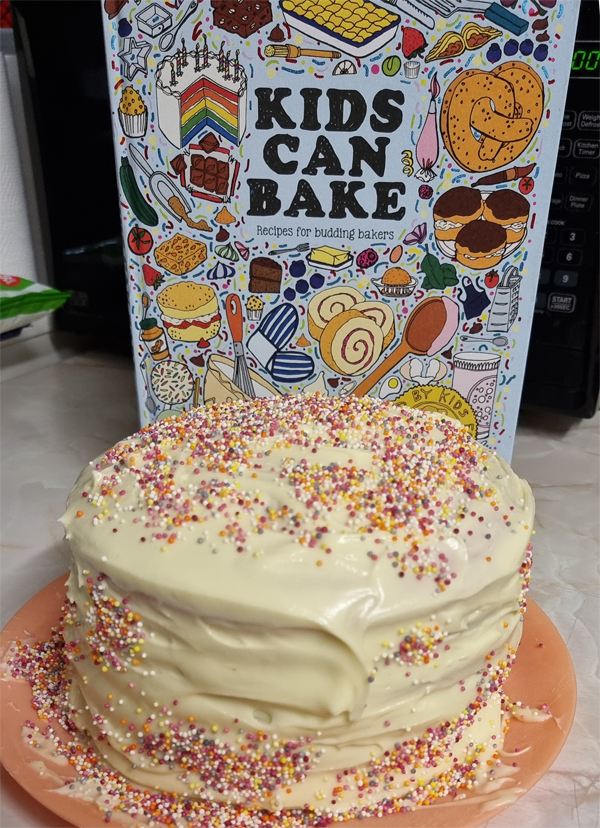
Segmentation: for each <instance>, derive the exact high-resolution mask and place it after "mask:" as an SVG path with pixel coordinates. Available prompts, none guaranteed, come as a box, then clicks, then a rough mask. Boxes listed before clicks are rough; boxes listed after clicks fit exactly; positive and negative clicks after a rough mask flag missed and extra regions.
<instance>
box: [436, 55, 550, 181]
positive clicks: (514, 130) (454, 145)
mask: <svg viewBox="0 0 600 828" xmlns="http://www.w3.org/2000/svg"><path fill="white" fill-rule="evenodd" d="M543 113H544V87H543V84H542V81H541V80H540V77H539V75H538V74H537V73H536V72H534V70H533V69H532V68H531V67H530V66H528V65H527V64H526V63H520V62H518V61H509V62H507V63H503V64H501V65H500V66H497V67H496V68H495V69H494V70H493V71H491V72H482V71H479V70H478V69H469V70H467V71H466V72H461V74H460V75H458V77H456V78H455V79H454V80H453V81H452V83H451V84H450V86H449V87H448V89H447V90H446V94H445V95H444V100H443V103H442V110H441V115H440V129H441V133H442V137H443V139H444V145H445V147H446V149H447V150H448V152H449V153H450V155H451V156H452V158H454V160H455V161H456V163H457V164H458V165H459V166H460V167H462V169H464V170H469V171H470V172H487V171H488V170H496V169H498V168H499V167H503V166H504V165H505V164H510V163H511V162H513V161H514V160H515V159H516V158H518V157H519V156H520V155H521V153H522V152H524V151H525V149H526V148H527V147H528V146H529V144H530V143H531V141H532V140H533V137H534V135H535V133H536V132H537V129H538V127H539V125H540V122H541V120H542V115H543Z"/></svg>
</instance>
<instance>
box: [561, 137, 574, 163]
mask: <svg viewBox="0 0 600 828" xmlns="http://www.w3.org/2000/svg"><path fill="white" fill-rule="evenodd" d="M572 146H573V141H571V140H570V139H569V138H561V139H560V144H559V145H558V157H559V158H568V157H569V155H571V147H572Z"/></svg>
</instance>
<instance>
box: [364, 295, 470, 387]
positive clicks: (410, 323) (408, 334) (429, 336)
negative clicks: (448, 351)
mask: <svg viewBox="0 0 600 828" xmlns="http://www.w3.org/2000/svg"><path fill="white" fill-rule="evenodd" d="M458 318H459V307H458V305H457V304H456V302H453V301H452V299H449V298H448V297H447V296H434V297H432V298H430V299H424V300H423V301H422V302H419V304H418V305H417V306H416V307H414V308H413V310H412V313H411V314H410V316H409V317H408V319H407V320H406V324H405V326H404V332H403V336H402V342H401V343H400V344H399V345H398V346H397V347H396V348H394V350H393V351H392V352H391V353H390V354H388V356H387V357H386V358H385V359H384V360H383V362H382V363H381V364H380V365H378V366H377V367H376V368H375V370H373V371H371V373H370V374H368V375H367V376H366V377H365V378H364V380H363V381H362V382H360V383H359V384H358V385H357V386H356V388H354V389H353V391H352V392H351V393H352V394H353V395H354V396H356V397H362V396H364V395H365V394H368V393H369V391H370V390H371V389H372V388H373V387H374V386H375V385H377V383H378V382H379V380H380V379H382V378H383V377H385V375H386V374H387V373H388V372H389V371H391V370H392V368H395V367H396V365H397V364H398V363H399V362H400V361H401V360H402V359H404V357H405V356H406V355H407V354H427V356H433V354H437V352H438V351H441V350H442V348H445V347H446V345H447V344H448V343H449V342H450V340H451V339H452V337H453V336H454V334H455V333H456V331H457V330H458Z"/></svg>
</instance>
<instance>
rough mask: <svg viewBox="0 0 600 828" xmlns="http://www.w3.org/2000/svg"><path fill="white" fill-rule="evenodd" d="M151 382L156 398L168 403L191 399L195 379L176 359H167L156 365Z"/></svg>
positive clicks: (173, 403)
mask: <svg viewBox="0 0 600 828" xmlns="http://www.w3.org/2000/svg"><path fill="white" fill-rule="evenodd" d="M150 382H151V384H152V390H153V391H154V394H155V396H156V398H157V399H158V400H160V401H161V402H162V403H166V404H167V405H176V404H177V403H182V402H185V401H186V400H189V398H190V397H191V396H192V391H193V390H194V379H193V377H192V375H191V374H190V372H189V370H188V368H187V367H186V366H185V365H184V364H183V363H182V362H176V361H175V360H174V359H165V360H164V361H163V362H160V363H159V364H158V365H155V366H154V368H153V369H152V375H151V377H150Z"/></svg>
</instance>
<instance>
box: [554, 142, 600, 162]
mask: <svg viewBox="0 0 600 828" xmlns="http://www.w3.org/2000/svg"><path fill="white" fill-rule="evenodd" d="M559 154H560V151H559ZM573 158H589V159H590V160H594V159H595V158H600V139H598V138H582V139H581V140H579V141H575V148H574V149H573Z"/></svg>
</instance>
